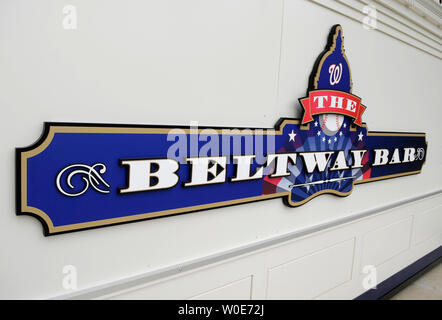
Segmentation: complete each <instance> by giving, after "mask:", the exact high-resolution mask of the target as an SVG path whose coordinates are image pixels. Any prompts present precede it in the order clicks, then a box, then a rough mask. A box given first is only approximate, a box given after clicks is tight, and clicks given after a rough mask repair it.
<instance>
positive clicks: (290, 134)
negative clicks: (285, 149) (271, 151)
mask: <svg viewBox="0 0 442 320" xmlns="http://www.w3.org/2000/svg"><path fill="white" fill-rule="evenodd" d="M289 137H290V139H289V142H290V141H295V137H296V133H294V132H293V130H292V132H291V133H289Z"/></svg>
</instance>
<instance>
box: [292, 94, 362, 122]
mask: <svg viewBox="0 0 442 320" xmlns="http://www.w3.org/2000/svg"><path fill="white" fill-rule="evenodd" d="M299 101H300V102H301V105H302V107H303V108H304V117H303V118H302V124H305V123H307V122H310V121H313V116H314V115H317V114H324V113H336V114H342V115H345V116H349V117H351V118H353V119H354V120H353V122H354V124H356V125H358V126H362V119H361V117H362V113H364V111H365V109H366V107H365V106H363V105H362V104H361V99H360V98H359V97H356V96H354V95H352V94H350V93H347V92H343V91H335V90H315V91H310V92H309V96H308V97H305V98H302V99H299Z"/></svg>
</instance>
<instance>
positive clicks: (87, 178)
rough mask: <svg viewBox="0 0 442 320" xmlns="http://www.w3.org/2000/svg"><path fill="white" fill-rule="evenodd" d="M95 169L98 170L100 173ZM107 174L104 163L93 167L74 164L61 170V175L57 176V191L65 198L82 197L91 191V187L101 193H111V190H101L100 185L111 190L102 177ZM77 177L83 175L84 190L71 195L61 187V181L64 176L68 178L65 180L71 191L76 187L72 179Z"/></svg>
mask: <svg viewBox="0 0 442 320" xmlns="http://www.w3.org/2000/svg"><path fill="white" fill-rule="evenodd" d="M95 168H97V169H98V171H97V170H96V169H95ZM100 168H101V169H100ZM71 170H72V171H71ZM69 171H70V172H69ZM105 172H106V166H105V165H104V164H102V163H96V164H94V165H93V166H88V165H86V164H79V163H77V164H72V165H70V166H67V167H66V168H64V169H63V170H61V171H60V173H59V174H58V175H57V179H56V184H57V189H58V191H60V192H61V193H62V194H64V195H65V196H69V197H77V196H80V195H82V194H83V193H85V192H86V191H87V190H88V189H89V187H92V188H94V190H96V191H98V192H100V193H109V192H110V191H109V190H103V189H100V188H99V186H100V184H104V185H105V186H106V187H107V188H110V185H109V184H108V183H107V182H106V181H105V180H104V179H103V177H102V176H101V175H102V174H103V173H105ZM65 173H66V174H65ZM76 175H81V179H82V180H83V181H84V186H83V189H82V190H81V191H80V192H74V193H69V192H68V191H66V190H65V189H63V187H62V185H61V179H62V178H63V176H64V177H66V179H65V180H64V181H65V182H66V184H67V185H68V186H69V188H70V189H75V187H74V185H73V184H72V178H73V177H74V176H76Z"/></svg>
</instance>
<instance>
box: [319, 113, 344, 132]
mask: <svg viewBox="0 0 442 320" xmlns="http://www.w3.org/2000/svg"><path fill="white" fill-rule="evenodd" d="M343 122H344V116H342V115H339V114H331V113H326V114H321V115H319V125H320V126H321V130H322V131H323V132H324V133H325V134H326V135H328V136H334V135H335V134H336V133H338V132H339V130H341V126H342V123H343Z"/></svg>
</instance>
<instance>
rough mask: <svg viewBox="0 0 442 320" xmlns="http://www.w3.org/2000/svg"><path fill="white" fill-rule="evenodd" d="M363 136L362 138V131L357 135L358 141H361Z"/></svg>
mask: <svg viewBox="0 0 442 320" xmlns="http://www.w3.org/2000/svg"><path fill="white" fill-rule="evenodd" d="M363 136H364V135H363V134H362V131H361V132H359V134H358V137H359V139H358V141H362V137H363Z"/></svg>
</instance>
